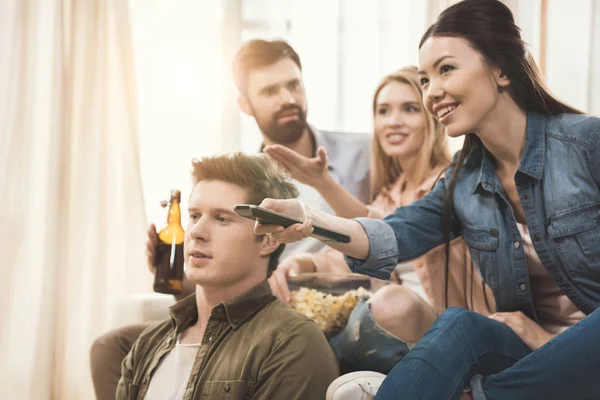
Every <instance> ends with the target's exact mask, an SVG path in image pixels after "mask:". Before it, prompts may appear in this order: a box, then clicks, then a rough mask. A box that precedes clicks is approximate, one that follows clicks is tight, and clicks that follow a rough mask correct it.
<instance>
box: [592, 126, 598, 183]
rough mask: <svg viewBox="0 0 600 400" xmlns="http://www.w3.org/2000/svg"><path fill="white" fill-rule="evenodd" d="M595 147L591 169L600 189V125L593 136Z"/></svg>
mask: <svg viewBox="0 0 600 400" xmlns="http://www.w3.org/2000/svg"><path fill="white" fill-rule="evenodd" d="M593 140H594V141H595V142H594V145H593V146H592V147H591V154H590V160H591V164H592V165H591V169H592V174H593V176H594V179H595V180H596V185H597V186H598V188H599V189H600V124H598V126H597V128H596V132H594V135H593Z"/></svg>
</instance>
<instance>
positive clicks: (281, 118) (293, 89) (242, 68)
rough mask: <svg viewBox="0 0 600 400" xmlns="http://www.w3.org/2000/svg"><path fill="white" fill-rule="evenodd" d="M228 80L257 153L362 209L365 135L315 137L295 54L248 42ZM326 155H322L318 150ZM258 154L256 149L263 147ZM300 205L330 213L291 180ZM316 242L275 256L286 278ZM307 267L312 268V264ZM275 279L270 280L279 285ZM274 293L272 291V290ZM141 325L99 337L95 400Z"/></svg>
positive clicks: (106, 392) (151, 234)
mask: <svg viewBox="0 0 600 400" xmlns="http://www.w3.org/2000/svg"><path fill="white" fill-rule="evenodd" d="M233 80H234V82H235V84H236V86H237V89H238V92H239V98H238V104H239V106H240V109H241V110H242V111H243V112H244V113H245V114H247V115H249V116H251V117H253V118H254V119H255V121H256V123H257V125H258V127H259V129H260V131H261V134H262V136H263V147H264V146H270V145H281V146H285V147H286V148H288V149H290V150H293V151H295V152H297V153H298V154H300V155H302V156H304V157H305V159H306V160H308V165H306V166H305V168H303V171H304V172H305V173H307V174H311V173H317V174H318V173H320V171H322V169H323V168H324V167H326V168H328V169H329V172H330V174H331V176H332V177H333V179H335V180H336V181H337V182H339V183H340V184H341V185H342V186H344V187H345V188H346V189H347V190H348V191H349V192H350V193H352V194H353V195H354V196H355V197H356V198H357V199H359V200H360V201H362V202H363V203H367V202H368V201H369V189H370V188H369V159H370V152H371V148H370V143H371V138H370V136H369V135H366V134H361V133H347V132H331V131H324V130H319V129H318V128H316V127H315V126H313V125H309V124H308V122H307V113H308V106H307V101H306V92H305V88H304V80H303V77H302V64H301V62H300V57H299V56H298V54H297V53H296V51H295V50H294V49H293V48H292V47H291V46H290V45H289V44H287V43H286V42H283V41H266V40H252V41H249V42H247V43H245V44H244V45H242V47H241V48H240V49H239V51H238V53H237V55H236V56H235V58H234V60H233ZM320 148H322V149H323V150H324V151H326V152H327V156H324V151H323V150H319V149H320ZM261 151H262V148H261ZM294 183H295V184H296V186H297V188H298V190H299V196H298V198H299V199H300V200H301V201H302V202H304V203H307V204H310V205H311V206H312V207H315V208H318V209H321V210H323V211H326V212H329V213H334V212H333V211H332V210H331V208H330V206H329V205H328V204H327V201H325V199H323V197H322V196H321V195H320V194H319V192H318V191H317V190H315V189H314V188H312V187H310V186H308V185H306V184H304V183H303V182H302V180H298V181H294ZM158 243H159V239H158V236H157V232H156V227H155V225H150V227H149V229H148V242H147V249H146V255H147V258H148V267H149V268H150V270H151V271H152V273H154V268H155V267H154V263H155V262H154V257H155V253H156V246H157V244H158ZM323 248H324V245H323V243H322V242H321V241H319V240H317V239H313V238H308V239H305V240H303V241H301V242H297V243H293V244H290V245H288V246H287V247H286V250H285V252H284V253H283V254H282V255H281V260H282V261H281V265H280V267H282V268H284V269H285V270H286V271H291V270H294V271H297V272H300V271H301V270H302V268H303V266H302V265H301V261H302V258H301V257H294V260H292V261H290V262H288V263H287V264H286V259H288V257H289V256H291V255H301V254H303V253H314V252H318V251H320V250H322V249H323ZM307 265H311V266H312V265H313V263H312V261H311V262H310V263H307ZM275 278H276V277H275V276H273V277H271V279H270V282H271V284H272V285H277V281H276V279H275ZM183 286H184V287H183V292H182V294H181V295H179V296H180V297H183V296H185V295H186V294H188V293H191V290H193V285H190V284H189V283H188V282H187V281H186V280H185V278H184V285H183ZM276 293H277V290H276ZM146 326H147V324H135V325H129V326H125V327H122V328H119V329H116V330H113V331H110V332H108V333H106V334H104V335H103V336H101V337H100V338H98V339H97V340H96V341H95V342H94V344H93V345H92V349H91V369H92V379H93V382H94V389H95V391H96V396H97V398H98V399H99V400H105V399H112V397H111V396H112V394H113V393H114V389H115V387H116V384H117V381H118V378H119V368H120V364H121V360H122V359H123V357H125V355H126V354H127V352H128V351H129V349H130V348H131V346H132V345H133V342H134V341H135V340H136V338H137V337H138V335H139V334H140V333H141V332H142V330H143V329H144V328H145V327H146Z"/></svg>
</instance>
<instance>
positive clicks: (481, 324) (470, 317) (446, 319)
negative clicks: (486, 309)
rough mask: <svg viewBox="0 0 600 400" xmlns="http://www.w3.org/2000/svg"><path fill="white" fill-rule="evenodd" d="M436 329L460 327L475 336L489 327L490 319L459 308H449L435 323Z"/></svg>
mask: <svg viewBox="0 0 600 400" xmlns="http://www.w3.org/2000/svg"><path fill="white" fill-rule="evenodd" d="M436 325H437V328H438V329H441V330H446V329H453V327H455V326H460V327H461V328H463V329H462V330H463V331H466V332H473V333H475V334H478V332H479V333H483V332H482V331H485V330H486V329H487V328H488V327H489V326H490V319H489V318H488V317H486V316H484V315H481V314H478V313H476V312H474V311H469V310H467V309H465V308H461V307H450V308H448V309H446V310H445V311H444V312H443V313H442V314H441V315H440V317H439V318H438V319H437V321H436Z"/></svg>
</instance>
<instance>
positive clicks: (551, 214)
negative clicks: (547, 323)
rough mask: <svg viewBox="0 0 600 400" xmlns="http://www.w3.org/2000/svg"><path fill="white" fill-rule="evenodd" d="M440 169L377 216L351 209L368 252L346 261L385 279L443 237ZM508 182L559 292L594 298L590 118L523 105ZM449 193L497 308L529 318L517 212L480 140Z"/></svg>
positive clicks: (596, 144)
mask: <svg viewBox="0 0 600 400" xmlns="http://www.w3.org/2000/svg"><path fill="white" fill-rule="evenodd" d="M450 173H451V172H450V170H448V171H447V172H446V174H445V177H444V178H443V179H441V180H440V182H439V183H438V184H437V185H436V186H435V187H434V189H433V190H432V191H431V192H430V193H429V195H427V196H425V197H424V198H423V199H421V200H418V201H416V202H414V203H412V204H411V205H409V206H406V207H402V208H398V209H397V210H396V211H395V212H394V213H393V214H391V215H389V216H388V217H387V218H386V219H385V220H383V221H378V220H372V219H367V218H357V221H358V222H359V223H361V225H362V226H363V228H364V229H365V231H366V233H367V235H368V237H369V255H368V257H367V259H366V260H357V259H353V258H351V257H348V258H347V261H348V265H349V266H350V268H351V269H352V270H353V271H356V272H360V273H364V274H367V275H371V276H375V277H379V278H383V279H387V278H388V277H389V274H390V272H391V271H392V270H393V269H394V267H395V266H396V264H397V263H398V262H400V261H406V260H410V259H413V258H416V257H418V256H421V255H422V254H424V253H426V252H427V251H429V250H430V249H432V248H434V247H435V246H437V245H439V244H441V243H443V239H442V221H443V204H444V194H445V191H446V180H449V178H450ZM515 183H516V186H517V191H518V194H519V198H520V201H521V204H522V206H523V209H524V211H525V217H526V220H527V226H528V229H529V232H530V234H531V238H532V242H533V245H534V248H535V250H536V252H537V254H538V256H539V258H540V260H541V261H542V263H543V265H544V267H545V268H546V270H547V271H548V273H549V274H550V276H551V277H552V278H553V280H554V281H555V282H556V284H557V285H558V286H559V287H560V289H561V290H562V291H563V292H564V293H565V294H566V295H567V296H568V297H569V299H570V300H571V301H572V302H573V303H574V304H575V305H576V306H577V307H578V308H579V309H580V310H582V311H583V312H584V313H586V314H590V313H591V312H592V311H594V310H595V309H596V308H597V307H598V306H599V305H600V119H599V118H595V117H589V116H584V115H572V114H562V115H557V116H543V115H539V114H528V115H527V133H526V140H525V148H524V150H523V156H522V159H521V163H520V166H519V169H518V171H517V173H516V174H515ZM453 199H454V215H453V221H452V233H451V238H455V237H457V236H462V237H463V238H464V240H465V242H466V243H467V245H468V247H469V250H470V252H471V255H472V258H473V262H474V263H475V264H476V265H477V266H478V268H479V270H480V271H481V274H482V276H483V278H484V280H485V282H486V283H487V284H488V285H489V287H490V288H491V289H492V291H493V292H494V297H495V300H496V305H497V309H498V311H517V310H520V311H522V312H524V313H525V314H527V315H528V316H530V317H531V318H533V319H535V320H537V317H536V314H535V309H534V305H533V300H532V294H531V287H530V282H529V272H528V269H527V263H526V260H525V253H524V249H523V242H522V238H521V235H520V233H519V230H518V228H517V221H516V219H515V216H514V213H513V209H512V207H511V205H510V203H509V202H508V198H507V196H506V194H505V192H504V190H503V189H502V186H501V184H500V181H499V179H498V177H497V176H496V172H495V168H494V161H493V159H492V157H491V155H490V154H489V153H488V152H487V150H486V149H485V148H484V147H483V146H476V147H474V148H473V150H472V151H471V153H470V154H469V155H468V156H467V159H466V160H465V164H464V168H463V169H462V170H461V172H460V173H459V175H458V180H457V184H456V187H455V192H454V197H453ZM440 268H443V266H442V265H440Z"/></svg>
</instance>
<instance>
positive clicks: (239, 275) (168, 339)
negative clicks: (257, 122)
mask: <svg viewBox="0 0 600 400" xmlns="http://www.w3.org/2000/svg"><path fill="white" fill-rule="evenodd" d="M192 175H193V181H194V188H193V191H192V194H191V196H190V200H189V222H188V225H187V230H186V232H185V244H184V251H183V254H184V258H185V264H186V275H187V278H188V280H189V281H190V282H192V283H193V284H195V285H196V286H195V294H194V295H192V296H188V297H186V298H185V299H183V300H181V301H179V302H178V303H177V304H175V305H174V306H173V307H171V320H169V321H165V322H163V323H160V324H158V325H155V326H152V327H150V328H148V329H146V330H145V331H144V332H143V333H142V334H141V336H140V337H139V339H138V340H137V341H136V342H135V344H134V346H133V348H132V350H131V351H130V352H129V354H128V355H127V357H126V358H125V360H124V361H123V367H122V377H121V379H120V381H119V384H118V387H117V395H116V397H117V399H118V400H121V399H122V400H126V399H146V400H165V399H185V400H188V399H203V398H225V397H227V398H231V399H254V400H258V399H264V400H272V399H286V400H295V399H296V400H301V399H323V398H325V393H326V391H327V387H328V386H329V384H330V383H331V382H332V381H333V380H334V379H335V378H336V377H337V375H338V367H337V361H336V359H335V356H334V355H333V351H332V350H331V348H330V347H329V344H328V343H327V340H326V339H325V336H324V335H323V334H322V332H321V330H320V329H319V327H318V326H317V325H316V324H315V323H314V322H313V321H312V320H310V319H308V318H306V317H305V316H303V315H302V314H300V313H299V312H297V311H296V310H294V309H292V308H291V307H288V306H287V305H285V304H284V303H283V302H281V301H280V300H279V299H277V298H275V297H274V296H273V293H272V291H271V289H270V287H269V283H268V282H267V278H268V277H269V276H270V275H271V273H272V272H273V271H274V270H275V269H276V268H277V263H278V259H279V256H280V254H281V252H282V251H283V250H284V247H285V246H284V245H281V244H280V243H278V242H276V241H274V240H272V237H271V236H270V235H264V236H256V235H255V234H254V222H253V221H251V220H248V219H245V218H243V217H241V216H239V215H237V214H236V213H235V212H234V211H233V207H234V205H235V204H240V203H249V204H256V205H258V204H260V202H261V201H262V200H263V199H265V198H267V197H269V198H277V199H288V198H294V197H296V196H297V194H298V192H297V189H296V188H295V186H294V185H293V184H292V183H291V182H289V181H288V180H287V179H286V177H285V175H284V174H283V173H282V172H281V170H280V169H279V168H277V167H276V165H275V164H274V163H273V162H272V161H271V160H269V159H268V158H267V157H266V156H265V155H260V156H248V155H245V154H242V153H235V154H232V155H223V156H214V157H206V158H204V159H202V160H200V161H198V160H196V161H194V163H193V172H192ZM159 238H161V240H162V241H165V239H168V238H165V235H162V237H161V235H160V234H159ZM172 243H175V241H173V240H172ZM171 247H172V248H173V247H174V246H171Z"/></svg>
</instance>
